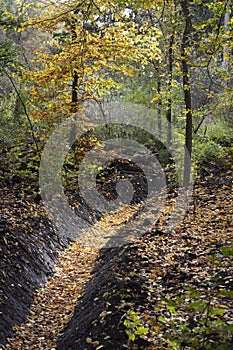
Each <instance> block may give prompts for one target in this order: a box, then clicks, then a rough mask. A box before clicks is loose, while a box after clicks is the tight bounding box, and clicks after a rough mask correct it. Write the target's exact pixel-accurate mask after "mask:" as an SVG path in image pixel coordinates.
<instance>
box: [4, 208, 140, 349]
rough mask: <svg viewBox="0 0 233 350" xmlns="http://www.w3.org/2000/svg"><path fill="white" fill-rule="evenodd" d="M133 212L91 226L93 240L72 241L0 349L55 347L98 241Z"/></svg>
mask: <svg viewBox="0 0 233 350" xmlns="http://www.w3.org/2000/svg"><path fill="white" fill-rule="evenodd" d="M133 213H134V209H133V208H132V207H131V206H128V210H124V211H123V210H122V211H121V213H120V215H119V212H118V213H117V214H116V215H115V216H113V215H106V216H105V218H103V219H101V220H100V221H99V222H97V223H96V224H95V225H94V226H93V231H92V232H93V233H94V235H95V238H94V240H93V237H92V241H91V233H90V234H89V235H86V236H85V235H83V245H81V244H80V242H79V241H76V242H74V243H72V244H71V245H70V246H69V247H68V248H67V249H66V250H65V251H64V252H63V253H62V254H61V256H60V258H59V259H58V261H57V264H56V267H55V270H54V274H53V276H52V277H51V279H49V281H48V282H47V283H46V284H45V285H44V286H43V288H41V289H39V290H38V291H37V293H36V294H35V297H34V302H33V304H32V306H31V309H30V313H29V315H28V317H27V320H26V322H25V323H23V324H21V325H19V326H14V330H15V331H16V334H15V337H14V338H12V339H9V341H8V344H7V345H6V346H5V347H4V346H3V345H2V346H1V345H0V349H10V350H14V349H17V350H19V349H21V350H25V349H30V350H32V349H37V350H38V349H44V350H45V349H51V350H52V349H55V348H56V343H57V340H58V338H59V336H60V335H61V333H62V331H63V330H64V327H65V326H66V324H67V323H68V322H69V320H70V319H71V317H72V315H73V313H74V309H75V306H76V305H77V302H78V299H79V298H80V297H81V295H82V292H83V290H84V288H85V285H86V283H87V281H88V280H90V278H91V273H92V270H93V268H94V266H95V263H96V258H97V255H98V253H99V250H100V246H101V244H102V242H101V240H102V239H103V237H104V236H105V235H107V236H109V234H110V235H111V234H112V235H113V234H114V226H117V227H120V225H121V224H124V223H125V221H127V220H129V219H130V217H131V216H132V215H133ZM93 245H96V246H97V248H95V247H93ZM98 246H99V247H98Z"/></svg>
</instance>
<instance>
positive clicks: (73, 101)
mask: <svg viewBox="0 0 233 350" xmlns="http://www.w3.org/2000/svg"><path fill="white" fill-rule="evenodd" d="M77 102H78V73H77V72H76V71H74V74H73V82H72V99H71V113H76V112H77Z"/></svg>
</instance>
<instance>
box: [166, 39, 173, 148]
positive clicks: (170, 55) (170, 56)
mask: <svg viewBox="0 0 233 350" xmlns="http://www.w3.org/2000/svg"><path fill="white" fill-rule="evenodd" d="M173 42H174V35H173V34H172V35H171V38H170V42H169V49H168V75H169V80H168V94H169V97H168V104H167V113H166V117H167V147H168V148H170V147H171V142H172V99H171V89H172V73H173Z"/></svg>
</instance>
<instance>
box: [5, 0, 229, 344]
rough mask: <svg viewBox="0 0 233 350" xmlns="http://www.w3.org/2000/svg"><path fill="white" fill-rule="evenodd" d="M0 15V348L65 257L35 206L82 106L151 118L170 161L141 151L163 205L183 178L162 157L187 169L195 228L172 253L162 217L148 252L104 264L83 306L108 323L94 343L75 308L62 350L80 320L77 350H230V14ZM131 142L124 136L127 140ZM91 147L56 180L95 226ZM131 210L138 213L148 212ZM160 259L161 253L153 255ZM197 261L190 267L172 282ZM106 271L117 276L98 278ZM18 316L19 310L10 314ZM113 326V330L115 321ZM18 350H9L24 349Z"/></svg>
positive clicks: (222, 7) (132, 5) (214, 6)
mask: <svg viewBox="0 0 233 350" xmlns="http://www.w3.org/2000/svg"><path fill="white" fill-rule="evenodd" d="M0 4H1V6H0V99H1V100H0V145H1V150H0V160H1V165H0V183H1V187H2V198H3V206H2V207H3V214H2V216H1V226H0V234H1V237H0V244H1V245H0V249H1V256H2V258H1V263H2V271H1V288H2V292H1V294H0V298H1V299H2V303H1V305H3V306H2V311H1V314H0V315H1V317H2V315H3V321H2V331H1V333H2V336H1V338H0V342H2V343H3V344H4V343H5V342H6V338H7V337H8V336H12V335H13V329H12V326H13V325H14V324H15V323H16V324H19V323H21V322H23V321H24V320H25V317H26V315H27V313H28V310H29V308H30V306H31V303H32V300H33V295H34V292H35V289H37V288H39V286H41V285H42V284H43V283H44V282H45V281H46V280H47V278H48V276H49V275H51V273H52V270H53V268H54V264H55V261H56V259H57V258H58V251H60V250H63V249H64V248H65V247H67V245H68V243H69V242H68V241H62V240H61V239H60V238H59V236H58V235H57V233H56V232H55V231H54V229H53V228H52V225H51V223H50V222H49V219H48V218H47V216H46V215H47V214H46V212H45V210H44V208H43V204H42V202H41V197H40V191H39V185H38V172H39V166H40V159H41V154H42V152H43V149H44V146H45V144H46V142H47V141H48V138H49V136H50V135H51V134H52V132H53V131H54V130H55V129H56V127H57V126H58V125H59V124H60V123H61V122H62V121H64V120H65V119H66V118H72V120H74V121H75V120H77V119H79V121H80V118H82V117H81V116H82V113H81V111H82V108H83V106H85V104H87V103H90V102H91V103H93V104H94V105H95V106H96V108H98V109H99V110H103V109H104V107H105V106H106V105H107V104H108V103H109V102H111V103H112V102H116V103H118V105H119V104H122V105H124V104H130V105H133V106H135V105H138V106H139V108H141V107H146V108H147V109H148V110H150V113H148V118H151V120H150V122H151V123H153V126H154V130H156V134H157V135H158V137H159V139H160V140H162V141H163V142H164V144H166V146H167V148H164V147H159V146H158V143H156V141H155V140H153V139H151V138H150V139H148V134H146V133H142V134H140V137H139V139H140V141H141V143H142V145H143V146H145V147H147V148H148V149H149V150H152V151H155V152H156V154H157V155H158V159H159V160H160V162H161V164H162V166H163V168H164V169H165V173H166V176H167V178H168V179H169V181H170V182H169V186H168V187H169V191H168V192H169V195H170V197H169V201H171V202H172V198H173V196H174V198H175V196H176V189H177V178H176V176H175V175H174V169H173V163H172V159H171V158H170V155H169V153H168V152H167V149H171V150H174V151H176V152H177V153H178V154H180V158H182V164H184V166H183V170H182V181H181V182H182V184H183V186H184V187H187V186H188V185H189V183H190V182H191V173H192V174H193V176H194V178H195V185H194V193H193V199H192V201H191V204H190V209H189V211H188V214H187V215H189V216H187V217H186V218H185V220H184V222H183V223H181V226H180V227H179V228H178V229H177V230H178V231H177V232H178V236H177V232H176V236H173V235H172V234H171V236H169V235H168V236H167V237H166V240H167V241H166V244H164V237H163V236H161V234H162V232H163V228H164V226H163V222H164V221H166V214H165V215H164V217H163V218H162V219H161V220H160V221H161V222H160V224H156V225H155V227H154V229H153V230H152V233H150V234H149V236H148V235H146V236H145V239H144V240H142V242H137V243H135V246H134V245H132V246H131V245H129V246H127V247H126V248H124V250H123V251H124V253H122V251H121V249H120V248H119V249H116V250H114V249H113V250H111V249H110V250H109V253H106V251H105V252H104V253H101V254H103V255H101V254H100V257H99V259H100V260H98V259H97V263H96V267H95V269H94V277H93V278H94V281H95V282H96V283H95V286H96V288H94V287H93V288H92V287H91V286H90V285H88V286H87V291H88V293H89V294H88V293H87V292H86V294H85V293H84V295H83V298H84V302H85V303H86V304H85V305H86V310H87V311H88V310H89V314H91V310H92V306H91V305H93V304H95V302H94V301H93V300H94V299H95V298H94V297H95V296H96V295H98V298H99V300H102V301H101V302H99V304H98V303H97V304H96V308H95V311H93V317H96V318H97V316H98V315H100V314H101V315H102V316H101V320H102V321H101V322H100V323H99V325H97V326H96V328H95V329H96V330H95V331H93V333H88V332H89V328H90V326H88V324H89V323H90V322H94V321H95V319H93V317H92V319H91V320H90V319H89V318H88V317H87V316H86V314H85V313H84V314H82V312H84V311H82V308H81V306H80V304H77V308H76V314H75V317H74V318H73V319H72V320H71V323H70V328H69V327H68V328H67V331H66V332H67V333H65V335H64V337H63V338H60V340H59V342H58V348H60V349H66V350H67V349H75V348H76V347H75V346H76V345H74V344H76V341H77V339H76V338H75V335H74V334H75V331H74V330H75V329H76V325H77V324H76V323H75V322H76V319H77V317H78V316H77V315H82V317H83V318H84V319H85V322H84V323H85V325H86V326H85V327H86V328H85V327H84V328H85V329H84V328H81V329H79V331H80V339H79V340H80V347H79V349H81V348H82V349H85V348H87V349H101V348H105V349H109V348H110V347H111V348H113V349H118V348H119V349H122V348H124V347H122V346H123V345H122V344H123V343H124V346H125V347H126V348H129V349H137V348H139V349H199V350H200V349H219V350H220V349H225V350H227V349H229V350H230V349H232V344H233V337H232V331H233V325H232V316H233V315H232V275H231V272H232V271H231V268H232V221H231V220H232V209H231V205H230V203H231V201H232V150H233V149H232V129H233V128H232V120H233V90H232V85H233V77H232V70H233V40H232V37H233V6H232V2H231V1H230V0H228V1H217V0H215V1H201V0H193V1H189V0H175V1H172V0H157V1H144V0H136V1H127V0H111V1H110V0H105V1H102V0H90V1H81V0H80V1H78V0H73V1H65V0H64V1H59V0H58V1H53V0H51V1H49V0H48V1H47V0H44V1H29V0H0ZM82 122H83V123H84V124H85V119H83V121H82ZM134 131H135V130H134ZM134 131H132V130H131V131H129V138H132V137H133V136H134V134H133V132H134ZM118 132H119V133H121V132H122V131H121V130H120V129H119V130H118ZM130 132H131V134H130ZM109 133H110V134H111V130H110V131H109ZM110 134H109V135H110ZM177 137H178V138H179V139H180V140H182V145H180V144H177V142H176V140H177ZM96 143H98V131H97V133H94V134H91V136H90V135H88V134H85V135H84V136H83V137H82V138H81V139H80V140H78V141H77V142H76V143H74V145H73V147H72V148H71V150H70V152H69V154H68V156H67V158H66V162H65V164H64V169H63V180H64V185H65V188H66V193H67V195H68V196H69V199H70V203H71V204H72V205H75V202H76V201H77V198H78V201H79V205H77V207H79V209H78V210H80V212H81V215H83V216H84V218H85V219H86V220H87V221H88V220H89V221H90V222H95V221H96V220H97V219H100V217H101V215H99V213H98V212H96V211H92V210H91V209H90V208H88V207H86V206H85V204H83V201H82V198H80V193H79V191H78V187H77V183H76V180H77V173H78V168H79V163H80V161H81V160H82V159H83V157H84V156H85V154H86V152H87V151H88V150H90V149H91V148H92V147H93V146H94V145H95V144H96ZM160 146H161V145H160ZM184 146H185V147H184ZM190 159H191V160H192V162H191V161H190ZM89 170H90V171H91V169H89ZM129 170H130V169H129ZM87 171H88V169H87ZM110 171H111V169H110ZM102 175H104V174H102ZM105 176H106V178H104V179H105V180H106V181H107V180H109V178H108V177H107V175H106V174H105ZM110 180H111V176H110ZM110 180H109V181H110ZM101 181H102V180H101ZM101 181H100V184H99V185H100V187H101V186H103V182H101ZM106 181H105V182H106ZM107 182H108V181H107ZM105 185H106V184H105ZM114 186H116V183H114V184H113V185H112V184H111V183H110V185H109V186H108V185H107V186H105V187H104V189H102V194H104V195H105V197H106V198H111V196H113V197H114V193H115V192H114V191H115V188H114ZM135 198H136V199H135V203H138V202H140V201H141V199H142V198H141V197H140V196H138V197H135ZM171 202H169V203H170V204H168V206H169V205H170V206H172V204H171ZM135 203H133V204H135ZM190 215H191V217H190ZM205 215H206V216H205ZM153 232H154V234H153ZM155 232H157V234H155ZM197 232H198V233H197ZM206 232H207V234H206ZM198 235H200V237H202V238H200V237H199V236H198ZM46 236H47V237H46ZM12 237H13V238H12ZM174 237H178V238H177V240H176V238H174ZM168 242H170V243H169V244H170V245H169V244H167V243H168ZM40 244H41V248H40V249H41V251H39V250H38V247H40ZM158 246H162V247H163V249H164V252H161V251H160V252H158V251H157V250H158ZM168 246H170V247H173V248H172V249H171V251H169V249H170V248H169V249H168ZM22 247H23V248H22ZM152 247H154V248H152ZM167 250H168V251H167ZM136 251H137V252H138V251H139V253H136ZM155 252H156V254H161V255H163V254H164V256H166V259H165V260H169V261H170V264H171V266H172V267H171V266H170V267H168V265H166V264H164V262H163V263H161V262H160V264H161V266H162V267H163V273H162V272H161V271H160V272H159V269H158V261H157V260H156V259H155V260H154V254H155ZM108 254H110V255H108ZM205 255H206V256H207V257H208V258H206V259H207V260H208V261H207V260H205V259H204V256H205ZM143 257H144V258H145V259H144V258H143ZM181 257H182V259H181ZM110 258H111V259H110ZM83 259H85V257H83ZM176 259H177V261H178V262H177V265H176V262H174V261H176ZM192 260H193V261H194V262H193V264H194V265H195V264H196V265H195V267H194V265H193V267H192V266H191V265H190V266H189V265H187V266H186V270H185V269H184V270H182V269H180V266H181V265H182V264H186V262H187V261H192ZM25 261H28V267H27V268H25V266H26V265H25ZM145 261H146V262H147V265H146V267H145V269H144V268H142V266H144V265H143V264H145ZM101 262H102V264H103V266H105V269H109V271H110V270H111V271H113V274H106V275H105V276H104V275H103V271H102V270H101ZM178 263H179V264H178ZM30 264H31V267H29V265H30ZM187 264H189V263H187ZM190 264H191V263H190ZM121 266H123V267H124V268H123V267H121ZM155 266H156V268H155ZM178 266H179V267H178ZM11 267H13V268H12V271H11ZM196 268H197V270H195V269H196ZM205 268H206V269H205ZM27 269H28V270H27ZM30 269H32V270H30ZM147 269H148V270H147ZM151 269H152V270H153V273H152V270H151ZM155 270H156V271H157V272H156V273H155ZM194 270H195V273H194ZM28 271H30V273H28ZM127 271H128V275H130V276H131V277H130V278H131V279H130V280H129V281H128V282H127ZM148 271H149V272H148ZM195 274H196V275H198V274H199V275H201V276H202V277H200V279H198V278H196V277H195V276H196V275H195ZM19 276H20V279H19ZM25 276H27V277H25ZM98 276H100V277H98ZM113 276H114V278H115V279H114V278H113ZM119 276H121V277H120V278H119ZM156 276H157V277H156ZM156 278H157V279H156ZM27 279H28V280H27ZM176 279H177V289H176V287H175V280H176ZM152 280H153V281H154V282H152ZM16 281H17V283H16ZM25 281H27V282H25ZM116 281H117V282H116ZM158 281H160V282H159V283H158ZM18 283H19V285H18ZM153 283H154V284H153ZM169 283H170V284H169ZM14 284H16V285H17V287H14ZM12 285H13V287H14V288H16V289H14V288H13V287H12ZM22 285H23V286H24V290H23V289H22V288H21V287H22ZM106 286H109V287H108V288H107V287H106ZM106 288H107V289H106ZM155 288H156V294H154V293H155ZM140 290H141V292H140ZM113 291H114V293H115V294H114V293H113ZM101 293H102V294H101ZM140 293H141V294H140ZM88 295H89V297H88ZM146 295H147V296H146ZM148 295H149V296H148ZM88 298H89V299H88ZM96 298H97V296H96ZM98 298H97V299H98ZM101 298H102V299H101ZM103 300H104V302H103ZM136 300H139V301H136ZM106 302H107V306H106ZM88 303H89V304H88ZM103 305H105V306H103ZM110 305H112V306H110ZM119 305H120V306H119ZM11 306H12V310H11ZM118 306H119V307H118ZM111 307H112V308H111ZM14 308H18V310H19V311H18V312H16V313H15V314H14ZM103 308H104V310H105V311H106V313H105V314H103V311H101V310H102V309H103ZM108 308H109V309H108ZM114 310H115V311H114ZM187 310H188V311H187ZM73 312H74V311H73ZM101 312H102V313H101ZM108 312H109V313H108ZM114 312H115V313H114ZM112 313H113V314H114V315H116V316H109V315H110V314H112ZM67 322H68V321H66V323H67ZM88 322H89V323H88ZM94 323H95V322H94ZM111 324H114V325H115V327H116V328H117V327H118V326H119V332H118V333H119V334H118V333H116V334H115V335H114V329H112V327H111V326H110V325H111ZM88 327H89V328H88ZM98 327H99V328H98ZM15 330H17V328H15ZM90 332H91V331H90ZM56 334H57V337H58V335H59V336H60V333H59V332H57V333H56ZM90 334H92V336H90ZM93 334H94V335H93ZM100 334H101V335H100ZM92 337H93V339H95V337H96V339H97V340H96V341H95V340H93V339H92ZM98 337H99V338H98ZM19 339H21V338H20V337H19V338H18V342H17V344H16V343H15V344H14V345H13V343H12V344H11V347H8V348H9V349H13V348H15V349H16V348H17V349H26V348H28V349H32V347H25V346H26V345H25V344H27V343H25V344H24V345H23V343H22V344H21V343H20V340H19ZM111 339H112V341H111ZM40 341H41V342H42V343H41V344H43V340H40ZM72 341H73V343H72ZM121 341H122V342H123V343H121ZM20 344H21V345H20ZM38 344H39V343H38ZM38 344H37V345H35V346H36V347H35V348H36V349H37V348H38V349H39V347H38ZM59 344H60V345H59ZM101 345H102V346H101ZM13 346H15V347H13ZM17 346H18V347H17ZM20 346H21V347H20ZM27 346H28V345H27ZM41 346H42V347H41V348H42V349H45V348H46V349H47V347H45V345H44V347H43V345H41ZM46 346H47V345H46ZM51 346H52V345H51ZM59 346H60V347H59ZM69 346H70V347H69ZM0 347H1V345H0ZM48 348H49V349H52V347H48Z"/></svg>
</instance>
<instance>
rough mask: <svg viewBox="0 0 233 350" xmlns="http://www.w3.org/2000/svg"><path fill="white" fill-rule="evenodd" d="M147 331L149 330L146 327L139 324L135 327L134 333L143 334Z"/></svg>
mask: <svg viewBox="0 0 233 350" xmlns="http://www.w3.org/2000/svg"><path fill="white" fill-rule="evenodd" d="M148 331H149V330H148V328H146V327H143V326H141V327H138V328H137V330H136V332H135V334H137V335H143V334H147V333H148Z"/></svg>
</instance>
